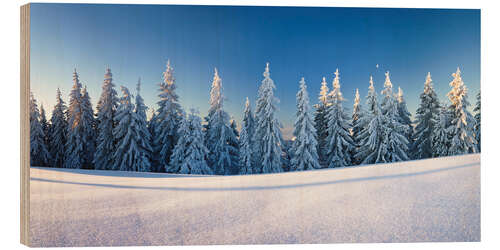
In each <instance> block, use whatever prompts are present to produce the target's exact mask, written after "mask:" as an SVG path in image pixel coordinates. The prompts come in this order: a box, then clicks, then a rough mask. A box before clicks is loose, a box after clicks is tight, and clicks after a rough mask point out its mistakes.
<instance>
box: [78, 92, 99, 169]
mask: <svg viewBox="0 0 500 250" xmlns="http://www.w3.org/2000/svg"><path fill="white" fill-rule="evenodd" d="M81 111H82V114H81V119H80V124H81V125H80V126H81V129H82V140H83V154H82V167H83V168H87V169H93V168H94V166H93V161H94V154H95V139H96V132H95V129H96V120H95V118H94V109H93V108H92V103H91V102H90V96H89V93H88V92H87V87H86V86H85V87H84V88H83V90H82V103H81Z"/></svg>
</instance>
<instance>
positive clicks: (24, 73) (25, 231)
mask: <svg viewBox="0 0 500 250" xmlns="http://www.w3.org/2000/svg"><path fill="white" fill-rule="evenodd" d="M20 17H21V32H20V34H21V37H20V38H21V39H20V41H21V46H20V48H21V51H20V54H21V60H20V64H21V65H20V66H21V71H20V72H21V76H20V79H21V97H20V100H21V112H20V113H21V143H20V145H21V157H20V159H21V160H20V161H21V243H22V244H25V245H27V246H29V245H30V242H29V218H30V217H29V212H30V197H29V194H30V182H29V179H30V170H29V168H30V165H29V164H30V145H29V138H30V129H29V112H28V108H29V94H30V4H25V5H23V6H21V15H20Z"/></svg>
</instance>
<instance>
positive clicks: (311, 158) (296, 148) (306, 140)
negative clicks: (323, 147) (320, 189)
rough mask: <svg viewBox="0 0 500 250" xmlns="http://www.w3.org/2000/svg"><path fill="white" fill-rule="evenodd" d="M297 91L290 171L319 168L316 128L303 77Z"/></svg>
mask: <svg viewBox="0 0 500 250" xmlns="http://www.w3.org/2000/svg"><path fill="white" fill-rule="evenodd" d="M299 84H300V86H299V91H298V92H297V95H296V99H297V112H296V120H295V123H294V131H293V135H294V137H295V140H294V141H293V146H292V159H291V162H290V170H291V171H301V170H311V169H318V168H321V166H320V165H319V157H318V153H317V151H316V150H317V146H318V142H317V140H316V129H315V128H314V121H313V117H312V111H311V106H310V105H309V94H308V93H307V86H306V81H305V80H304V77H302V79H301V80H300V82H299Z"/></svg>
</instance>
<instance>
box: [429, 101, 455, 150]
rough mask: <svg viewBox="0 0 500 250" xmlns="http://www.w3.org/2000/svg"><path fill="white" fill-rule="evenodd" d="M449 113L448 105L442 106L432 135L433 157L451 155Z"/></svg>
mask: <svg viewBox="0 0 500 250" xmlns="http://www.w3.org/2000/svg"><path fill="white" fill-rule="evenodd" d="M448 116H449V112H448V109H447V108H446V105H444V104H443V105H440V108H439V114H438V115H437V119H436V123H435V124H434V129H433V130H432V133H431V149H432V150H431V152H432V157H441V156H448V155H449V148H450V144H451V140H450V134H449V131H448V126H449V125H448V124H449V117H448Z"/></svg>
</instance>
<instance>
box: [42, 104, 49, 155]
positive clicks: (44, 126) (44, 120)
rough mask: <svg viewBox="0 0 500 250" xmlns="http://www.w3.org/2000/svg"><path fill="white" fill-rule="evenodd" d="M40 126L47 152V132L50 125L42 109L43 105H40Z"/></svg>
mask: <svg viewBox="0 0 500 250" xmlns="http://www.w3.org/2000/svg"><path fill="white" fill-rule="evenodd" d="M40 125H41V126H42V130H43V134H44V138H43V141H44V143H45V147H46V148H47V150H49V130H50V125H49V122H48V121H47V116H46V114H45V109H44V108H43V105H40ZM49 152H50V150H49Z"/></svg>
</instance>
